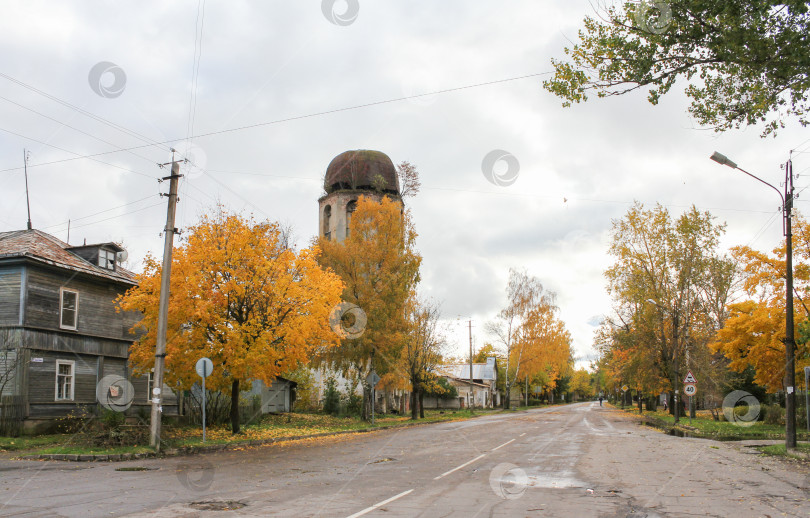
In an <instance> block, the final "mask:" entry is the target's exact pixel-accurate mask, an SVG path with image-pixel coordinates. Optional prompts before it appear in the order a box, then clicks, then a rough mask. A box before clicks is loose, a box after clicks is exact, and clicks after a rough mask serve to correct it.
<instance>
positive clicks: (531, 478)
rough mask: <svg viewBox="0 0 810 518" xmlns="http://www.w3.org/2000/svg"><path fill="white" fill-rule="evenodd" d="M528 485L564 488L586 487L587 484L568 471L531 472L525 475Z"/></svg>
mask: <svg viewBox="0 0 810 518" xmlns="http://www.w3.org/2000/svg"><path fill="white" fill-rule="evenodd" d="M527 478H528V486H529V487H540V488H547V489H565V488H571V487H588V485H587V484H586V483H585V482H583V481H581V480H579V479H578V478H576V477H575V476H573V474H570V473H563V474H555V473H533V474H531V475H527Z"/></svg>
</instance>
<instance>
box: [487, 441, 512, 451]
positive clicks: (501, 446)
mask: <svg viewBox="0 0 810 518" xmlns="http://www.w3.org/2000/svg"><path fill="white" fill-rule="evenodd" d="M510 442H515V440H514V439H512V440H511V441H506V442H505V443H503V444H501V445H500V446H498V447H497V448H493V449H492V451H495V450H498V449H500V448H503V447H504V446H506V445H507V444H509V443H510Z"/></svg>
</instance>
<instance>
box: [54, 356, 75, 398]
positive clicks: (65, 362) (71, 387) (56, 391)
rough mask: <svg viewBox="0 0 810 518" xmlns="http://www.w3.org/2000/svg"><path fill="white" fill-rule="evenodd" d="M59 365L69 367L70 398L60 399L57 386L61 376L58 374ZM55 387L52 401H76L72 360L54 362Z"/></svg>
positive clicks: (73, 363)
mask: <svg viewBox="0 0 810 518" xmlns="http://www.w3.org/2000/svg"><path fill="white" fill-rule="evenodd" d="M61 365H70V397H66V398H60V397H59V393H60V390H59V388H60V386H59V377H60V376H63V375H62V374H60V373H59V367H60V366H61ZM55 377H56V379H55V387H54V395H53V398H54V401H75V400H76V397H75V396H76V362H75V361H74V360H56V372H55Z"/></svg>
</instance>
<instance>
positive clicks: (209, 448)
mask: <svg viewBox="0 0 810 518" xmlns="http://www.w3.org/2000/svg"><path fill="white" fill-rule="evenodd" d="M484 415H485V414H481V415H476V416H470V417H468V418H465V419H448V420H445V421H430V422H418V421H417V422H415V423H406V424H400V425H387V426H378V427H375V428H358V429H357V430H339V431H337V432H322V433H313V434H309V435H291V436H288V437H275V438H272V439H254V440H250V441H240V442H232V443H224V444H211V445H206V446H182V447H180V448H168V449H166V450H164V451H162V452H159V453H158V452H144V453H115V454H100V455H95V454H90V455H88V454H84V455H79V454H67V453H41V454H37V455H23V456H21V457H17V460H54V461H68V462H118V461H129V460H140V459H155V458H164V457H179V456H182V455H195V454H199V453H211V452H216V451H229V450H237V449H239V448H244V447H246V446H265V445H268V444H276V443H282V442H290V441H300V440H301V439H314V438H318V437H331V436H337V435H347V434H361V433H370V432H377V431H380V430H392V429H397V428H412V427H414V426H427V425H431V424H440V423H452V422H454V421H466V420H468V419H476V418H478V417H483V416H484ZM486 415H491V414H486Z"/></svg>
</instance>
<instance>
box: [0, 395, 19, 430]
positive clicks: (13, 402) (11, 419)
mask: <svg viewBox="0 0 810 518" xmlns="http://www.w3.org/2000/svg"><path fill="white" fill-rule="evenodd" d="M22 421H23V401H22V396H2V397H0V436H3V437H19V435H20V429H21V427H22Z"/></svg>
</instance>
